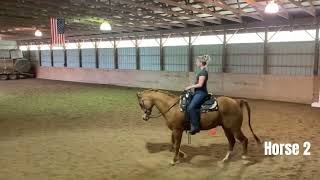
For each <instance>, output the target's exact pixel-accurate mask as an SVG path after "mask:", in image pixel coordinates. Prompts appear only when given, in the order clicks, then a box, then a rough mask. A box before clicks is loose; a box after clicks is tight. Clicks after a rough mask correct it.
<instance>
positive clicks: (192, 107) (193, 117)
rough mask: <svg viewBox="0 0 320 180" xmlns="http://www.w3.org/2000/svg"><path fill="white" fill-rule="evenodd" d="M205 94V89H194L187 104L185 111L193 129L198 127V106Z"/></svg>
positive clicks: (199, 106)
mask: <svg viewBox="0 0 320 180" xmlns="http://www.w3.org/2000/svg"><path fill="white" fill-rule="evenodd" d="M207 95H208V93H207V92H205V91H196V92H195V93H194V95H193V98H192V100H191V102H190V104H189V105H188V108H187V111H188V113H189V116H190V121H191V125H192V128H193V129H200V108H201V105H202V103H203V101H204V100H205V98H206V97H207Z"/></svg>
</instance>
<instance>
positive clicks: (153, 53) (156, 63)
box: [140, 47, 160, 71]
mask: <svg viewBox="0 0 320 180" xmlns="http://www.w3.org/2000/svg"><path fill="white" fill-rule="evenodd" d="M140 69H141V70H151V71H159V70H160V48H159V47H141V48H140Z"/></svg>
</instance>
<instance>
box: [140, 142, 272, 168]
mask: <svg viewBox="0 0 320 180" xmlns="http://www.w3.org/2000/svg"><path fill="white" fill-rule="evenodd" d="M252 143H254V142H251V143H250V144H252ZM170 148H171V144H170V143H151V142H147V143H146V149H147V150H148V152H149V153H159V152H163V151H168V152H169V150H170ZM180 150H181V151H183V152H185V153H186V154H187V156H186V157H184V158H183V160H182V162H183V163H191V164H194V163H193V162H192V159H193V158H194V157H196V156H205V157H208V158H202V160H200V161H197V162H196V165H197V166H208V164H210V163H213V162H214V163H215V162H219V161H221V160H222V159H223V158H224V157H225V155H226V153H227V151H228V143H213V144H209V145H208V146H199V147H194V146H189V145H182V146H181V148H180ZM241 152H242V145H241V144H239V143H237V144H236V146H235V148H234V151H233V155H232V157H231V158H230V160H229V162H234V161H238V160H240V159H241ZM263 153H264V152H263V148H262V146H260V147H259V146H257V145H255V146H254V147H252V146H251V147H250V149H249V150H248V155H249V156H250V161H251V162H250V164H248V165H252V164H256V163H258V162H261V161H262V160H263V159H264V158H266V157H267V156H265V155H264V154H263ZM172 157H173V153H172V156H170V157H168V158H169V159H170V158H172Z"/></svg>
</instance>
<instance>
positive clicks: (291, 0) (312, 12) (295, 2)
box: [289, 0, 316, 16]
mask: <svg viewBox="0 0 320 180" xmlns="http://www.w3.org/2000/svg"><path fill="white" fill-rule="evenodd" d="M289 1H290V2H291V3H292V4H294V5H295V6H297V7H299V8H301V9H302V10H303V11H305V12H306V13H308V14H310V15H311V16H315V15H316V11H315V8H312V5H313V4H312V1H310V0H309V3H310V4H311V5H310V6H311V8H310V9H309V8H307V7H305V6H303V5H302V2H298V1H295V0H289Z"/></svg>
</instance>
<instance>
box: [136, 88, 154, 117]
mask: <svg viewBox="0 0 320 180" xmlns="http://www.w3.org/2000/svg"><path fill="white" fill-rule="evenodd" d="M137 97H138V101H139V105H140V108H141V110H142V111H143V115H142V119H143V120H145V121H148V120H149V118H150V115H151V113H152V108H153V105H154V104H153V101H152V99H151V97H150V96H148V95H146V93H143V92H138V93H137Z"/></svg>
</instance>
